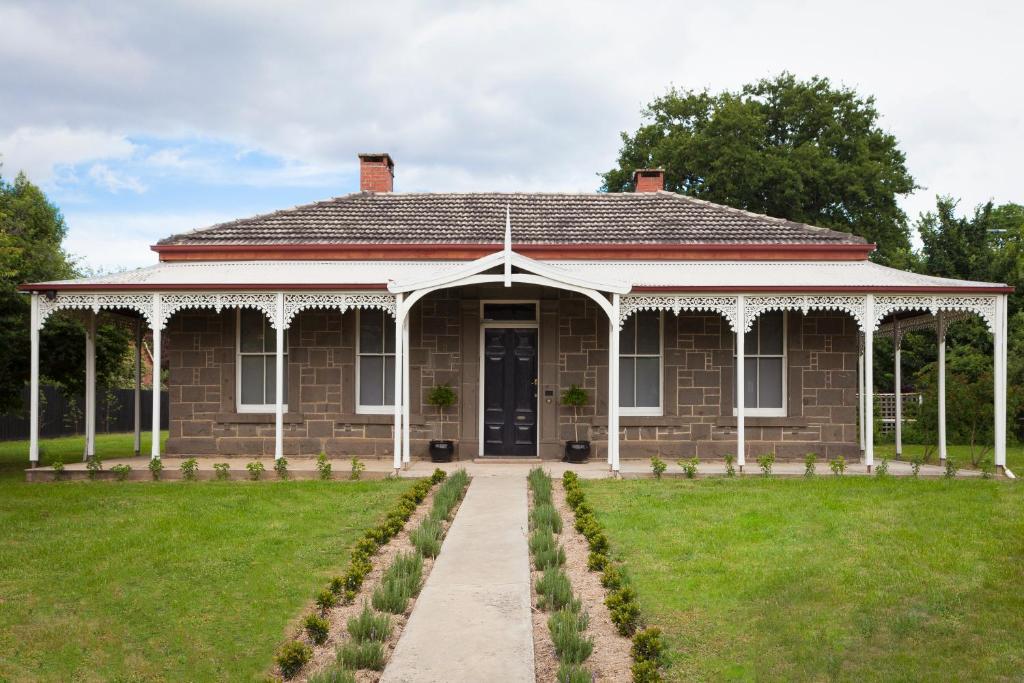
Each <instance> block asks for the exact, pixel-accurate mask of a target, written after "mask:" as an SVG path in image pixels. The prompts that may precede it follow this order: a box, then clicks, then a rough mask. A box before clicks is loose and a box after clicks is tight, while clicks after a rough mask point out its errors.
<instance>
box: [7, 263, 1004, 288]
mask: <svg viewBox="0 0 1024 683" xmlns="http://www.w3.org/2000/svg"><path fill="white" fill-rule="evenodd" d="M543 263H544V264H545V265H547V266H550V267H552V268H553V269H556V270H558V271H563V272H564V274H565V275H566V276H571V277H576V278H582V279H587V280H590V281H601V280H607V281H615V282H624V283H628V284H629V285H631V287H632V289H633V290H634V291H638V290H639V291H645V290H646V291H651V290H664V291H673V290H676V291H691V292H692V291H698V292H843V291H864V292H878V291H896V292H968V293H983V292H988V293H1006V292H1009V291H1012V290H1011V288H1009V287H1007V286H1006V285H1004V284H1001V283H993V282H971V281H968V280H953V279H949V278H940V277H932V276H929V275H920V274H918V273H910V272H906V271H902V270H897V269H895V268H888V267H886V266H881V265H878V264H876V263H872V262H870V261H771V262H767V261H764V262H762V261H543ZM465 265H466V262H465V261H175V262H163V263H159V264H157V265H154V266H150V267H147V268H140V269H138V270H131V271H126V272H121V273H114V274H110V275H103V276H99V277H91V278H80V279H76V280H58V281H53V282H43V283H35V284H29V285H24V286H23V287H22V288H21V289H22V290H25V291H46V290H61V291H67V290H84V291H109V290H128V291H170V290H232V289H243V290H250V289H261V290H360V289H363V290H367V289H372V290H376V289H386V288H387V286H388V284H389V283H391V282H403V281H415V280H419V279H423V278H428V277H431V276H437V275H443V274H444V273H446V272H450V271H455V270H457V269H459V268H462V267H465Z"/></svg>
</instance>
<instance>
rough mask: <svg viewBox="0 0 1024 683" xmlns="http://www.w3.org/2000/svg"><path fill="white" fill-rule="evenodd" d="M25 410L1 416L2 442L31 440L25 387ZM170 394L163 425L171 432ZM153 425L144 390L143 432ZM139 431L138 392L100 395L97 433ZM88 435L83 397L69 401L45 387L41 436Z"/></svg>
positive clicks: (162, 411)
mask: <svg viewBox="0 0 1024 683" xmlns="http://www.w3.org/2000/svg"><path fill="white" fill-rule="evenodd" d="M23 398H24V406H25V407H24V409H23V410H22V411H21V412H19V413H17V414H12V415H0V441H11V440H20V439H27V438H28V436H29V435H28V427H29V420H28V399H29V390H28V387H25V394H24V397H23ZM168 404H169V401H168V400H167V392H166V391H164V392H161V400H160V424H162V425H164V429H166V428H167V423H168V408H169V405H168ZM152 424H153V397H152V394H151V393H150V391H149V390H147V389H143V390H142V430H143V431H149V430H150V429H151V428H152ZM134 429H135V392H134V391H133V390H132V389H113V390H111V391H109V392H107V391H102V390H97V392H96V433H97V434H105V433H116V432H131V431H134ZM84 432H85V401H84V400H83V397H81V396H76V397H71V398H68V397H65V396H64V395H63V394H62V393H61V392H60V390H58V389H57V387H55V386H52V385H43V386H42V387H41V391H40V397H39V436H40V437H41V438H50V437H55V436H72V435H75V434H83V433H84Z"/></svg>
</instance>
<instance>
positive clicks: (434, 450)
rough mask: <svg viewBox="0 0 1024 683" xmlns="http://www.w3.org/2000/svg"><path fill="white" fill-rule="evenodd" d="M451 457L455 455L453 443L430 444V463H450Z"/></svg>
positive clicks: (437, 442) (448, 441)
mask: <svg viewBox="0 0 1024 683" xmlns="http://www.w3.org/2000/svg"><path fill="white" fill-rule="evenodd" d="M453 455H455V442H454V441H450V440H446V441H431V442H430V462H451V461H452V456H453Z"/></svg>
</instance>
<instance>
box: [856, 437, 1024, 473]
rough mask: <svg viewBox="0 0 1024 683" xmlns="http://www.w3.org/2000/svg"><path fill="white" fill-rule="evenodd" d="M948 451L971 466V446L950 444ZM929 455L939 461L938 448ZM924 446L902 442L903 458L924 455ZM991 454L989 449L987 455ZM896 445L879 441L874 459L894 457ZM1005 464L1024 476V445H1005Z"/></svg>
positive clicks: (934, 461) (961, 461)
mask: <svg viewBox="0 0 1024 683" xmlns="http://www.w3.org/2000/svg"><path fill="white" fill-rule="evenodd" d="M947 449H948V451H949V457H951V458H953V459H954V460H956V462H958V463H960V466H961V467H971V466H972V465H971V447H970V446H960V445H954V444H950V445H949V446H948V447H947ZM930 450H931V453H930V455H929V460H928V462H931V463H936V464H937V463H938V462H939V449H938V448H935V447H932V448H931V449H930ZM924 451H925V447H924V446H921V445H919V444H908V443H905V444H903V460H906V459H908V458H910V457H911V456H914V455H924ZM991 454H992V451H991V449H989V455H991ZM895 456H896V446H895V445H894V444H892V443H884V444H882V443H879V444H875V460H879V459H881V458H882V457H887V458H890V459H891V458H895ZM1006 466H1007V467H1008V468H1009V469H1010V471H1011V472H1013V473H1014V474H1016V475H1019V476H1024V446H1020V445H1007V447H1006Z"/></svg>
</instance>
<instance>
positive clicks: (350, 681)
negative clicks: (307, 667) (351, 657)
mask: <svg viewBox="0 0 1024 683" xmlns="http://www.w3.org/2000/svg"><path fill="white" fill-rule="evenodd" d="M307 681H308V683H356V677H355V676H354V675H352V672H351V671H349V670H348V669H346V668H345V667H343V666H341V665H339V664H335V665H334V666H329V667H327V668H326V669H324V670H323V671H321V672H319V673H315V674H313V675H312V676H310V677H309V678H308V679H307Z"/></svg>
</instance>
